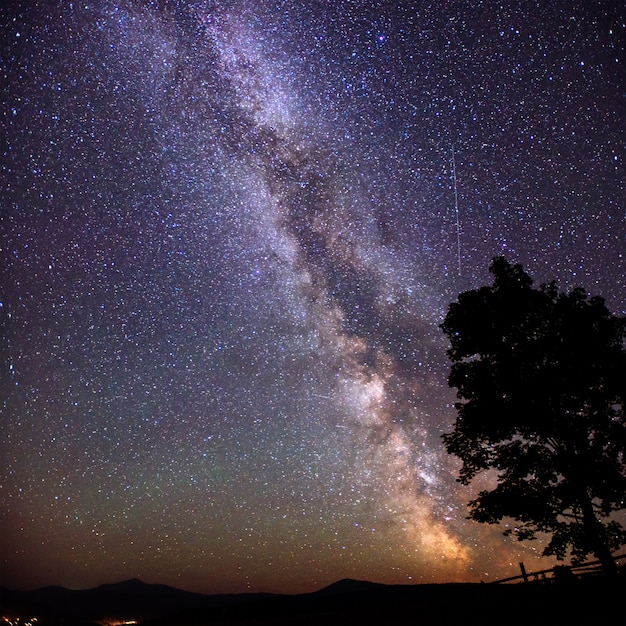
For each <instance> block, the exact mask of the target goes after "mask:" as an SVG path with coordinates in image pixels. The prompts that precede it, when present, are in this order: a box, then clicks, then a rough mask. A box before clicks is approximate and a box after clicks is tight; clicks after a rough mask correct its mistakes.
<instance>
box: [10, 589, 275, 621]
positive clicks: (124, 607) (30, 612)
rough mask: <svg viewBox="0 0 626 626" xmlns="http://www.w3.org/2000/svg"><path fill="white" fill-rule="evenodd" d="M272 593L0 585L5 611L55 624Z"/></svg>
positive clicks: (153, 614)
mask: <svg viewBox="0 0 626 626" xmlns="http://www.w3.org/2000/svg"><path fill="white" fill-rule="evenodd" d="M270 595H271V594H266V593H258V594H255V593H251V594H232V595H229V594H223V595H222V594H219V595H203V594H200V593H192V592H189V591H183V590H181V589H176V588H175V587H169V586H167V585H150V584H147V583H144V582H142V581H141V580H138V579H133V580H126V581H123V582H120V583H114V584H107V585H101V586H99V587H95V588H94V589H84V590H70V589H65V588H63V587H43V588H41V589H36V590H34V591H17V590H11V589H6V588H0V597H1V598H2V611H3V613H4V614H9V615H12V614H17V615H21V616H23V617H32V616H38V617H40V623H41V620H42V619H43V620H47V621H49V622H53V623H54V622H57V621H63V622H68V621H69V622H71V623H79V622H80V623H97V622H100V621H103V620H110V621H111V622H112V621H115V620H118V621H128V620H146V619H156V618H159V617H162V616H163V615H169V614H173V613H178V612H180V611H181V610H189V609H206V608H216V607H224V606H228V605H231V604H243V603H246V602H249V601H252V600H259V599H261V598H266V597H268V596H270Z"/></svg>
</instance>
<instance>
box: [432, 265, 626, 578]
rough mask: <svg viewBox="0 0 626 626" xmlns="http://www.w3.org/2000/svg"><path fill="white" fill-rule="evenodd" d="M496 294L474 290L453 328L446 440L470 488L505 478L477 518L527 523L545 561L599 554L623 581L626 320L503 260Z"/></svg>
mask: <svg viewBox="0 0 626 626" xmlns="http://www.w3.org/2000/svg"><path fill="white" fill-rule="evenodd" d="M490 271H491V273H492V274H493V276H494V282H493V285H491V286H485V287H482V288H480V289H477V290H472V291H467V292H465V293H462V294H460V295H459V297H458V301H457V302H454V303H452V304H451V305H450V307H449V310H448V313H447V316H446V318H445V320H444V322H443V324H442V325H441V328H442V330H443V331H444V332H445V334H446V335H447V336H448V338H449V339H450V342H451V347H450V349H449V351H448V355H449V357H450V359H451V361H452V367H451V370H450V375H449V379H448V382H449V384H450V385H451V386H453V387H456V389H457V395H458V398H459V400H460V401H459V402H458V403H457V404H456V409H457V419H456V423H455V426H454V430H453V431H452V432H451V433H448V434H445V435H444V436H443V439H444V444H445V446H446V449H447V451H448V452H449V453H451V454H454V455H456V456H458V457H459V458H460V459H461V460H462V462H463V465H462V469H461V472H460V476H459V481H460V482H461V483H463V484H469V482H470V481H471V480H472V479H473V478H474V477H475V476H476V475H477V474H478V473H479V472H482V471H485V470H490V469H491V470H495V471H496V472H497V476H498V480H497V486H496V487H495V489H493V490H491V491H487V490H486V491H482V492H480V493H479V494H478V497H477V498H476V499H475V500H472V501H471V502H470V503H469V506H470V518H471V519H474V520H476V521H478V522H486V523H490V524H495V523H499V522H500V521H502V520H503V519H504V518H512V519H514V520H517V522H518V524H517V526H515V528H513V529H510V530H508V531H506V533H505V534H513V535H515V536H516V537H517V538H518V539H520V540H525V539H533V538H535V537H536V535H537V533H538V532H545V533H548V534H549V536H550V541H549V543H548V544H547V546H546V548H545V550H544V554H545V555H555V556H556V557H557V558H558V559H562V558H564V556H565V555H566V553H567V552H568V550H571V554H572V556H573V559H574V561H575V562H580V561H581V560H583V559H584V558H586V557H587V556H588V555H589V554H595V555H596V556H597V557H598V558H599V559H600V560H601V561H602V563H603V565H604V567H605V570H607V571H608V572H609V573H612V572H614V561H613V559H612V558H611V551H613V550H616V549H617V548H619V547H620V546H621V545H624V544H625V543H626V531H625V530H624V528H623V527H622V526H621V525H620V524H619V523H618V522H617V521H616V520H615V519H614V517H615V516H614V515H612V514H613V513H614V512H615V511H619V510H621V509H624V508H626V470H625V465H624V461H625V460H626V458H625V457H626V455H625V453H626V420H625V413H624V404H625V398H626V350H625V345H624V344H625V338H626V319H625V318H620V317H617V316H614V315H612V314H611V312H610V311H609V310H608V309H607V307H606V306H605V303H604V300H603V299H602V298H600V297H592V298H588V296H587V294H586V292H585V291H584V290H583V289H580V288H576V289H574V290H572V291H570V292H569V293H559V292H558V290H557V288H556V286H555V284H554V283H551V284H548V285H542V286H541V287H540V288H538V289H537V288H534V287H533V282H532V279H531V278H530V277H529V276H528V274H526V273H525V272H524V270H523V269H522V266H521V265H510V264H509V263H508V262H507V261H506V260H505V259H503V258H501V257H500V258H496V259H494V261H493V263H492V265H491V267H490Z"/></svg>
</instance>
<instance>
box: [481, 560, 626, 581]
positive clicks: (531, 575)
mask: <svg viewBox="0 0 626 626" xmlns="http://www.w3.org/2000/svg"><path fill="white" fill-rule="evenodd" d="M625 558H626V553H624V554H620V555H618V556H614V557H613V559H614V560H615V561H616V562H619V561H620V560H622V559H625ZM519 567H520V570H521V572H522V573H521V574H520V575H519V576H511V577H509V578H502V579H500V580H494V581H492V582H491V583H490V584H493V585H496V584H501V583H512V582H516V581H518V582H522V581H523V582H525V583H528V582H535V581H536V582H549V581H553V580H555V579H559V578H563V579H565V578H566V577H567V578H572V577H574V578H580V577H583V576H592V575H595V576H597V575H600V574H601V573H602V564H601V563H600V561H588V562H587V563H581V564H580V565H555V566H554V567H551V568H550V569H543V570H538V571H536V572H527V571H526V568H525V567H524V564H523V563H520V564H519ZM618 567H619V565H618Z"/></svg>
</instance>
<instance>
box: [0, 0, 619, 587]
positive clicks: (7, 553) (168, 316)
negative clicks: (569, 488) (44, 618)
mask: <svg viewBox="0 0 626 626" xmlns="http://www.w3.org/2000/svg"><path fill="white" fill-rule="evenodd" d="M7 4H8V5H9V6H8V7H7V6H4V5H3V6H4V8H2V9H0V11H1V23H0V28H1V30H0V41H1V50H2V52H1V55H2V56H1V63H2V66H1V67H2V77H1V86H2V104H3V109H2V120H3V133H2V141H1V157H0V158H1V172H0V176H1V179H0V180H1V185H2V187H1V188H2V193H1V195H0V202H1V204H0V246H1V250H0V252H1V260H0V276H1V281H0V286H1V304H0V316H1V317H0V319H1V324H2V330H1V337H2V352H3V356H2V360H1V381H0V383H1V395H2V404H1V407H0V410H1V411H2V416H1V422H0V458H1V459H2V463H1V464H0V471H1V480H0V525H1V527H2V534H1V536H0V582H1V583H2V584H4V585H7V586H10V587H16V588H35V587H39V586H43V585H48V584H59V585H63V586H66V587H71V588H86V587H92V586H96V585H98V584H101V583H106V582H115V581H119V580H124V579H128V578H134V577H138V578H141V579H142V580H144V581H145V582H151V583H164V584H170V585H174V586H177V587H180V588H184V589H188V590H193V591H200V592H204V593H218V592H243V591H250V590H252V591H274V592H286V593H294V592H301V591H312V590H315V589H318V588H320V587H322V586H324V585H326V584H329V583H332V582H334V581H336V580H338V579H341V578H344V577H351V578H358V579H369V580H373V581H378V582H385V583H411V582H413V583H419V582H448V581H479V580H494V579H497V578H501V577H505V576H510V575H515V574H517V573H519V568H518V562H519V561H524V562H525V564H526V568H527V569H529V570H532V569H543V568H546V567H551V565H552V564H553V562H552V561H550V560H549V559H545V558H541V557H540V556H539V553H540V551H541V542H534V543H525V544H520V543H519V542H517V541H516V540H514V539H510V538H504V537H502V535H501V531H502V527H491V526H485V525H480V524H477V523H475V522H470V521H468V520H466V515H467V507H466V503H467V501H468V500H469V499H470V498H471V497H472V495H474V494H475V493H476V491H477V490H478V489H480V488H484V487H485V485H486V484H487V483H488V479H485V480H484V481H483V482H482V483H481V482H480V481H478V482H477V483H476V484H475V485H473V486H471V487H469V488H468V487H463V486H461V485H459V484H458V483H456V482H455V477H456V473H457V471H458V469H459V463H458V461H457V460H456V459H454V458H452V457H450V456H448V455H447V454H446V453H445V450H444V448H443V445H442V441H441V434H442V433H444V432H449V431H450V430H451V429H452V425H453V423H454V418H455V410H454V407H453V403H454V401H455V394H454V390H452V389H449V388H448V386H447V383H446V377H447V373H448V368H449V363H448V361H447V357H446V354H445V351H446V348H447V344H446V339H445V337H444V335H443V333H442V332H441V331H440V329H439V328H438V324H439V323H440V322H441V321H442V319H443V316H444V315H445V312H446V310H447V306H448V304H449V303H450V302H452V301H454V300H455V299H456V297H457V295H458V294H459V293H460V292H461V291H464V290H467V289H471V288H475V287H479V286H481V285H483V284H488V283H490V282H491V277H490V276H489V273H488V266H489V264H490V262H491V259H492V258H493V257H494V256H496V255H504V256H505V257H506V258H507V259H508V260H509V261H511V262H516V263H517V262H519V263H522V264H523V266H524V268H525V269H526V270H527V271H528V272H529V273H530V274H531V276H533V278H534V279H535V282H536V284H539V283H541V282H546V281H549V280H552V279H556V280H557V281H558V285H559V288H560V289H562V290H567V289H569V288H571V287H574V286H578V285H580V286H583V287H585V288H586V289H588V290H589V291H590V292H591V293H592V294H594V295H601V296H603V297H605V298H606V301H607V304H608V306H609V308H610V309H611V310H612V311H613V312H614V313H616V314H625V313H626V304H625V302H626V259H625V255H626V219H625V206H626V200H625V196H626V194H625V170H624V128H625V127H626V124H625V121H626V120H625V119H624V118H625V115H624V113H625V97H626V88H625V81H624V76H625V72H624V61H625V54H624V50H625V39H626V37H625V32H626V30H625V22H626V17H625V15H624V9H623V4H622V3H621V2H618V1H617V0H605V1H594V0H567V1H566V0H562V1H561V0H545V1H544V0H542V1H538V0H536V1H534V2H533V1H530V0H521V1H518V2H506V1H501V2H495V1H493V0H484V1H481V0H476V1H475V2H462V1H461V2H452V1H446V0H439V1H437V2H433V1H430V2H429V1H421V0H414V1H412V2H405V1H403V0H400V1H399V2H382V1H380V2H379V1H376V0H372V1H357V0H355V1H337V2H335V1H332V2H331V1H329V0H325V1H324V0H319V1H315V2H313V1H311V0H305V1H304V2H295V1H291V0H274V1H268V0H255V1H252V0H233V2H225V1H220V0H216V1H210V0H189V1H186V0H178V1H175V0H172V1H168V0H159V1H157V0H154V1H138V0H127V1H114V0H74V1H70V0H63V1H53V0H51V1H49V2H47V1H40V2H34V1H29V0H13V1H12V2H10V3H7ZM455 192H456V193H455Z"/></svg>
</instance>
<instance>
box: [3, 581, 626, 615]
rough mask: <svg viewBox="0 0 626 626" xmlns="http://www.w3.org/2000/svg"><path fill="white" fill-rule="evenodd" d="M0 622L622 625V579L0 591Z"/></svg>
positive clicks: (625, 589) (625, 585) (625, 604)
mask: <svg viewBox="0 0 626 626" xmlns="http://www.w3.org/2000/svg"><path fill="white" fill-rule="evenodd" d="M1 592H2V596H1V601H2V612H3V614H4V615H7V614H8V615H9V616H15V615H21V616H22V617H32V616H37V617H38V622H37V626H48V625H50V626H79V625H80V626H83V625H87V624H95V623H98V621H100V623H103V622H104V620H105V619H106V618H108V619H109V620H110V622H109V623H113V620H114V619H118V620H121V619H131V618H135V619H140V620H141V621H142V625H143V626H192V625H207V626H208V625H239V626H243V625H268V626H269V625H285V626H287V625H289V626H291V625H324V626H332V625H336V626H344V625H345V626H348V625H354V626H356V625H358V626H361V625H363V626H368V625H370V626H379V625H380V626H383V625H389V626H392V625H393V626H396V625H398V626H399V625H409V624H411V625H415V626H427V625H432V626H435V625H441V626H444V625H477V626H478V625H480V626H490V625H493V626H500V625H503V626H506V625H519V626H524V625H530V624H545V625H563V626H570V625H580V626H583V625H584V626H587V625H609V624H610V625H625V626H626V579H624V577H621V578H620V579H618V580H617V581H615V582H613V583H609V582H608V581H607V580H605V579H603V578H593V579H588V580H585V581H580V580H574V581H572V582H569V583H562V584H558V583H554V582H552V583H529V584H517V585H502V584H501V585H493V584H491V585H487V584H444V585H398V586H396V585H377V584H373V583H366V582H358V581H349V580H347V581H341V582H339V583H336V584H334V585H331V586H330V587H327V588H325V589H322V590H320V591H317V592H314V593H310V594H301V595H294V596H281V595H270V594H243V595H234V596H203V595H201V594H192V593H187V592H183V591H180V590H178V589H173V588H171V587H165V586H162V585H146V584H144V583H142V582H140V581H127V582H125V583H119V584H117V585H104V586H102V587H98V588H96V589H92V590H86V591H69V590H67V589H62V588H60V587H48V588H45V589H41V590H37V591H31V592H20V591H12V590H8V589H2V590H1Z"/></svg>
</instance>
